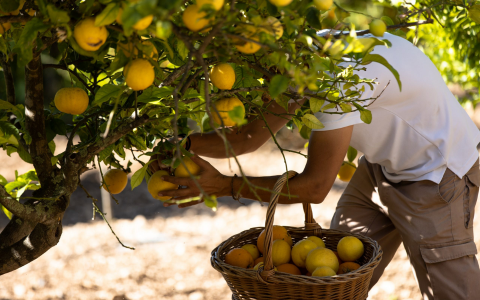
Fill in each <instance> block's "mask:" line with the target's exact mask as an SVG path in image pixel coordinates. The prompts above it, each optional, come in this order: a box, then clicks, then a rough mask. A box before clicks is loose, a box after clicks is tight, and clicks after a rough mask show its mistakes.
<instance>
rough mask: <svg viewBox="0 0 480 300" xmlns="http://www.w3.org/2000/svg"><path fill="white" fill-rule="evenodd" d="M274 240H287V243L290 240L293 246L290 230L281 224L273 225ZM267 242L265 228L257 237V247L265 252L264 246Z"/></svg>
mask: <svg viewBox="0 0 480 300" xmlns="http://www.w3.org/2000/svg"><path fill="white" fill-rule="evenodd" d="M273 240H274V241H275V240H285V241H286V242H287V243H288V242H289V241H288V240H290V243H289V245H290V246H291V245H292V244H291V240H292V238H291V237H290V235H289V234H288V231H287V230H286V229H285V227H283V226H280V225H273ZM264 243H265V229H264V230H263V231H262V232H261V233H260V235H259V236H258V239H257V248H258V251H260V252H261V253H263V246H264Z"/></svg>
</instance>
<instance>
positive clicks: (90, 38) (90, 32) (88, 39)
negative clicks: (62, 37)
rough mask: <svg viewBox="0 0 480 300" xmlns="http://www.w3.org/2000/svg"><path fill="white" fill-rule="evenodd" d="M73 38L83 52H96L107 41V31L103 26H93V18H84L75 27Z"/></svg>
mask: <svg viewBox="0 0 480 300" xmlns="http://www.w3.org/2000/svg"><path fill="white" fill-rule="evenodd" d="M73 37H74V38H75V40H76V41H77V44H78V45H79V46H80V48H82V49H83V50H86V51H96V50H98V49H100V47H101V46H102V45H103V44H105V42H106V41H107V37H108V31H107V29H106V28H105V26H100V27H97V26H95V18H86V19H83V20H81V21H80V22H78V23H77V25H75V28H74V29H73Z"/></svg>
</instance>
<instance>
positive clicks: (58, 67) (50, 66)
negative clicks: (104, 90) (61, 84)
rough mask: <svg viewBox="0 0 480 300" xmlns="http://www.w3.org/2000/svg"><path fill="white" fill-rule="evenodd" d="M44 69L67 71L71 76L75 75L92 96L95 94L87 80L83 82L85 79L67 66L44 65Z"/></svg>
mask: <svg viewBox="0 0 480 300" xmlns="http://www.w3.org/2000/svg"><path fill="white" fill-rule="evenodd" d="M43 68H44V69H48V68H54V69H60V70H65V71H68V72H69V73H70V74H73V75H74V76H75V77H76V78H77V79H78V80H79V81H80V82H81V83H82V84H83V85H84V86H85V88H86V89H88V91H89V92H90V93H91V94H95V90H94V89H93V88H91V87H90V86H89V85H88V84H87V83H86V82H85V80H83V78H81V77H80V75H78V73H77V72H75V71H73V70H70V69H69V68H68V66H65V65H60V64H44V65H43Z"/></svg>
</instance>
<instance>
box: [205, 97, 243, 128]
mask: <svg viewBox="0 0 480 300" xmlns="http://www.w3.org/2000/svg"><path fill="white" fill-rule="evenodd" d="M214 105H215V108H216V110H215V109H212V118H213V121H214V122H215V123H216V124H218V125H224V126H235V125H237V123H236V122H235V121H233V120H232V119H231V118H230V116H229V115H228V112H229V111H231V110H233V109H234V108H235V107H237V106H240V107H241V108H242V110H243V115H245V106H244V105H243V103H242V101H240V100H238V98H237V97H233V98H223V99H221V100H218V101H216V102H215V104H214ZM221 120H222V121H223V124H222V121H221Z"/></svg>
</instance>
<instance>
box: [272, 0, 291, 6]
mask: <svg viewBox="0 0 480 300" xmlns="http://www.w3.org/2000/svg"><path fill="white" fill-rule="evenodd" d="M268 1H269V2H270V3H272V4H273V5H275V6H287V5H289V4H290V3H292V1H293V0H268Z"/></svg>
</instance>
